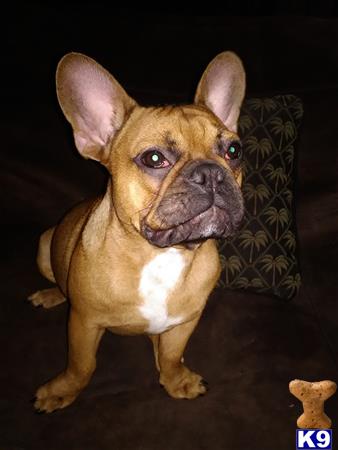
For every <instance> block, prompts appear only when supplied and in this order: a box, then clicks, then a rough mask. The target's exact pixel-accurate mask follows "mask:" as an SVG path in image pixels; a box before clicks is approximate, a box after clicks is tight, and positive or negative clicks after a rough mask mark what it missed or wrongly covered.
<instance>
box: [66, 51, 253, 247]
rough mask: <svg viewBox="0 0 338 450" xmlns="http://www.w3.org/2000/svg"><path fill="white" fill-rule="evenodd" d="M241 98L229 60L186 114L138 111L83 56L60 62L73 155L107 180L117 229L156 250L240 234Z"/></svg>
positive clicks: (212, 73)
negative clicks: (102, 169) (95, 165)
mask: <svg viewBox="0 0 338 450" xmlns="http://www.w3.org/2000/svg"><path fill="white" fill-rule="evenodd" d="M244 89H245V74H244V70H243V67H242V64H241V62H240V60H239V58H238V57H237V56H236V55H234V54H233V53H231V52H224V53H221V54H220V55H218V56H217V57H216V58H215V59H214V60H213V61H212V62H211V63H210V64H209V66H208V67H207V69H206V71H205V72H204V74H203V76H202V78H201V81H200V83H199V85H198V88H197V92H196V96H195V102H194V104H193V105H188V106H166V107H157V108H143V107H141V106H139V105H137V103H136V102H135V101H134V100H133V99H131V98H130V97H129V96H128V95H127V94H126V92H125V91H124V90H123V89H122V87H121V86H120V85H119V84H118V82H117V81H116V80H115V79H114V78H113V77H112V76H111V75H110V74H109V73H108V72H107V71H105V69H103V68H102V67H101V66H99V65H98V64H97V63H96V62H95V61H93V60H92V59H90V58H88V57H86V56H84V55H80V54H74V53H72V54H69V55H66V56H65V57H64V58H63V59H62V60H61V62H60V64H59V66H58V71H57V93H58V98H59V102H60V105H61V107H62V109H63V112H64V113H65V115H66V117H67V119H68V120H69V121H70V122H71V124H72V126H73V129H74V137H75V143H76V146H77V148H78V150H79V152H80V153H81V154H82V155H83V156H84V157H86V158H92V159H96V160H98V161H100V162H101V163H102V164H104V165H105V166H106V167H107V169H108V170H109V172H110V173H111V175H112V196H113V205H114V210H115V212H116V214H117V216H118V218H119V220H120V222H121V224H125V225H127V226H130V225H132V226H133V227H134V229H136V230H137V231H138V232H139V233H141V234H142V235H143V237H144V238H146V239H147V240H148V241H149V242H150V243H152V244H154V245H156V246H159V247H167V246H171V245H176V244H189V243H191V242H198V241H201V240H204V239H208V238H219V237H225V236H228V235H230V234H231V233H232V232H233V231H234V230H235V229H236V228H237V227H238V225H239V223H240V221H241V219H242V217H243V200H242V195H241V191H240V185H241V158H242V149H241V144H240V141H239V138H238V136H237V134H236V131H237V120H238V116H239V110H240V105H241V103H242V100H243V97H244Z"/></svg>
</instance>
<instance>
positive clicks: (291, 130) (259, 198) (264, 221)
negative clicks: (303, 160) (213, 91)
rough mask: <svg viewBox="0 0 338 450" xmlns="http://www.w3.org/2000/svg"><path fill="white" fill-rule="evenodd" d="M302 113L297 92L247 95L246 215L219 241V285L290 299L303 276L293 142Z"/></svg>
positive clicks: (243, 129)
mask: <svg viewBox="0 0 338 450" xmlns="http://www.w3.org/2000/svg"><path fill="white" fill-rule="evenodd" d="M302 116H303V106H302V102H301V100H300V99H299V98H298V97H295V96H294V95H278V96H275V97H272V98H251V99H247V100H245V102H244V104H243V107H242V110H241V116H240V120H239V134H240V136H241V138H242V142H243V148H244V157H243V175H244V178H243V185H242V191H243V195H244V201H245V217H244V220H243V225H242V227H241V229H240V230H239V231H238V232H237V233H236V235H235V236H233V237H231V238H228V239H226V240H223V241H219V244H218V245H219V251H220V256H221V263H222V275H221V278H220V280H219V286H222V287H229V288H232V289H247V290H250V291H255V292H259V293H265V294H273V295H275V296H277V297H279V298H281V299H290V298H292V297H293V296H294V295H296V294H297V292H298V290H299V287H300V284H301V277H300V273H299V263H298V259H297V253H296V246H297V238H296V227H295V218H294V190H293V187H294V175H295V144H296V141H297V134H298V128H299V125H300V122H301V119H302Z"/></svg>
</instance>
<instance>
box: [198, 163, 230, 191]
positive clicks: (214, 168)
mask: <svg viewBox="0 0 338 450" xmlns="http://www.w3.org/2000/svg"><path fill="white" fill-rule="evenodd" d="M224 179H225V172H224V169H223V167H221V166H219V165H218V164H216V163H214V162H204V163H201V164H199V165H198V166H196V167H195V168H194V169H193V170H192V172H191V173H190V176H189V180H190V181H191V182H193V183H195V184H200V185H201V186H203V187H205V188H207V189H216V188H217V186H218V185H220V184H221V183H223V182H224Z"/></svg>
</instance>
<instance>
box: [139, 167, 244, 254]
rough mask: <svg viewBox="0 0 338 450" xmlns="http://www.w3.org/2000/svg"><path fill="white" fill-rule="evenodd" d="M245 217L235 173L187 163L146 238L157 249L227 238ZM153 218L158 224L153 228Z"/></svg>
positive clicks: (144, 223)
mask: <svg viewBox="0 0 338 450" xmlns="http://www.w3.org/2000/svg"><path fill="white" fill-rule="evenodd" d="M243 215H244V206H243V197H242V193H241V190H240V188H239V186H238V184H237V182H236V180H235V178H234V176H233V173H232V172H231V171H230V170H228V169H225V168H224V167H222V166H220V165H219V164H217V163H215V161H211V160H202V161H201V160H195V161H192V162H190V163H188V164H186V165H185V166H184V167H183V168H182V170H181V172H180V173H179V175H178V176H177V177H176V179H175V180H174V181H173V183H172V184H171V185H170V186H169V187H168V189H167V191H166V193H165V195H164V196H163V198H162V200H161V202H160V203H159V205H158V206H157V209H156V211H155V212H153V217H152V226H150V225H149V224H148V223H147V217H148V216H146V217H145V218H144V219H143V221H142V224H141V232H142V234H143V236H144V237H145V238H146V239H147V240H148V241H149V242H151V243H152V244H154V245H156V246H158V247H167V246H171V245H175V244H179V243H188V242H192V241H199V240H204V239H209V238H220V237H226V236H229V235H231V234H233V232H234V231H235V230H236V229H237V228H238V226H239V224H240V222H241V220H242V218H243ZM154 219H155V223H156V225H155V226H154V225H153V223H154Z"/></svg>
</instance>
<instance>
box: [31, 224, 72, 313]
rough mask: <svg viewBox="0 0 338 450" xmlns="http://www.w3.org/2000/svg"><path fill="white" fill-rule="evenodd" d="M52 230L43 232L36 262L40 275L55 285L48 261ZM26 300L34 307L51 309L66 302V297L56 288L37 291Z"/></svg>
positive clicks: (49, 261)
mask: <svg viewBox="0 0 338 450" xmlns="http://www.w3.org/2000/svg"><path fill="white" fill-rule="evenodd" d="M54 231H55V227H54V228H49V229H48V230H47V231H45V232H44V233H43V234H42V235H41V237H40V241H39V249H38V255H37V258H36V262H37V264H38V267H39V270H40V272H41V274H42V275H43V276H44V277H46V278H47V280H49V281H51V282H52V283H55V277H54V273H53V269H52V265H51V260H50V247H51V244H52V239H53V234H54ZM28 300H29V301H30V302H32V304H33V305H34V306H43V307H44V308H52V307H53V306H56V305H59V304H60V303H63V302H65V301H66V297H65V296H64V295H63V293H62V292H61V291H60V289H59V288H58V287H53V288H50V289H43V290H42V291H37V292H35V293H34V294H32V295H30V296H29V297H28Z"/></svg>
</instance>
